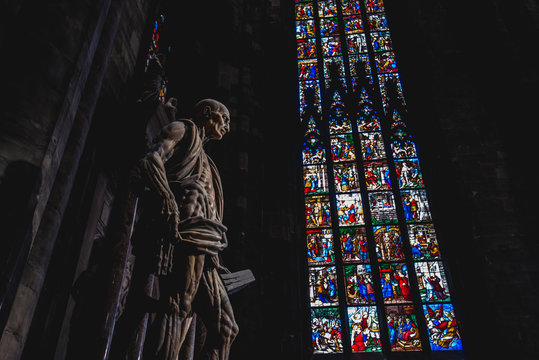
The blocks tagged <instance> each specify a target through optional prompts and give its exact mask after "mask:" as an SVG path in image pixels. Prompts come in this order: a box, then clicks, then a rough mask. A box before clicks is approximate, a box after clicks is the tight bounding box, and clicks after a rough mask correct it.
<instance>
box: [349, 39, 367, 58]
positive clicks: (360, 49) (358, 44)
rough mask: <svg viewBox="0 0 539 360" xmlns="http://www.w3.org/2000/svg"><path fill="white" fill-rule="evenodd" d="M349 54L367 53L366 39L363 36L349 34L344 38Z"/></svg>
mask: <svg viewBox="0 0 539 360" xmlns="http://www.w3.org/2000/svg"><path fill="white" fill-rule="evenodd" d="M346 41H347V44H348V53H349V54H365V53H367V39H366V38H365V34H351V35H347V36H346Z"/></svg>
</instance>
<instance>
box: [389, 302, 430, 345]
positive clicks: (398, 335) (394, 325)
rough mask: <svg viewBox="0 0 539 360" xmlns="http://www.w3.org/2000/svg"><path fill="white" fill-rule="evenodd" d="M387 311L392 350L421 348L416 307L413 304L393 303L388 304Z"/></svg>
mask: <svg viewBox="0 0 539 360" xmlns="http://www.w3.org/2000/svg"><path fill="white" fill-rule="evenodd" d="M385 311H386V319H387V327H388V331H389V344H390V346H391V350H392V351H418V350H421V339H420V335H419V328H418V327H417V319H416V316H415V314H414V307H413V306H412V305H391V306H387V307H386V308H385Z"/></svg>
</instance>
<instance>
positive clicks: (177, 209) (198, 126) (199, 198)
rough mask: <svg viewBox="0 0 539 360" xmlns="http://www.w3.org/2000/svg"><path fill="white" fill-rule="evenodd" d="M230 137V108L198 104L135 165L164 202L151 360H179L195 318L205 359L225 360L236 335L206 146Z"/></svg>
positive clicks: (215, 182) (216, 188) (217, 188)
mask: <svg viewBox="0 0 539 360" xmlns="http://www.w3.org/2000/svg"><path fill="white" fill-rule="evenodd" d="M229 130H230V114H229V111H228V109H227V108H226V107H225V106H224V105H223V104H221V103H220V102H218V101H216V100H212V99H205V100H202V101H200V102H199V103H198V104H196V106H195V109H194V116H193V119H192V120H187V119H182V120H177V121H173V122H171V123H170V124H169V125H167V126H166V127H165V128H164V129H163V130H162V132H161V135H160V137H159V139H158V141H157V143H156V144H155V147H154V148H153V149H152V150H151V151H150V152H149V153H148V154H147V155H146V156H145V157H144V158H143V159H142V160H141V163H140V170H141V171H142V175H143V177H144V178H145V179H146V181H147V182H148V183H149V186H150V188H151V189H152V190H153V191H154V192H156V193H157V194H158V196H159V197H160V199H161V200H160V201H161V204H162V205H161V214H162V215H163V217H164V220H165V222H166V225H167V227H168V230H167V231H166V233H167V235H168V239H167V240H166V241H163V242H162V243H161V245H160V250H159V251H160V256H159V261H158V262H159V264H158V266H157V278H158V281H159V310H158V311H157V314H156V318H155V320H154V322H153V324H152V326H151V328H150V333H149V334H148V337H149V338H148V342H149V344H148V345H149V346H150V349H149V352H150V353H151V354H150V356H151V357H152V358H155V359H163V360H176V359H177V358H178V355H179V353H180V349H181V347H182V344H183V342H184V340H185V337H186V333H187V331H188V329H189V326H190V325H191V322H192V319H193V313H196V314H197V316H200V318H201V319H202V321H203V322H204V325H205V326H206V329H207V335H206V342H205V351H204V353H205V355H206V356H208V355H209V357H210V358H211V359H221V360H226V359H228V354H229V351H230V346H231V344H232V341H233V340H234V338H235V337H236V335H237V333H238V326H237V324H236V321H235V319H234V313H233V311H232V306H231V304H230V302H229V299H228V295H227V291H226V289H225V286H224V284H223V281H222V279H221V277H220V275H219V274H220V273H223V272H228V270H226V268H224V267H223V266H222V265H221V264H220V263H219V256H218V254H219V252H220V251H221V250H223V249H224V248H225V247H226V246H227V240H226V235H225V231H226V227H225V226H224V225H223V224H222V223H221V220H222V216H223V194H222V187H221V180H220V177H219V173H218V171H217V168H216V166H215V164H214V163H213V161H212V160H211V159H210V157H209V156H208V155H207V154H206V152H205V150H204V147H203V146H204V144H205V143H206V142H207V141H209V140H212V139H213V140H220V139H221V138H222V137H223V136H224V135H225V134H226V133H227V132H229ZM144 352H145V355H146V354H148V349H147V348H146V349H145V351H144Z"/></svg>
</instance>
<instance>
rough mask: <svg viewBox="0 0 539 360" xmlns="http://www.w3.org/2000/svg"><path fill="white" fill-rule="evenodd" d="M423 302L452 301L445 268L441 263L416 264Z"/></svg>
mask: <svg viewBox="0 0 539 360" xmlns="http://www.w3.org/2000/svg"><path fill="white" fill-rule="evenodd" d="M415 271H416V274H417V282H418V285H419V293H420V294H421V301H423V302H431V301H451V297H450V296H449V291H448V289H447V279H446V278H445V272H444V267H443V265H442V263H441V262H440V261H425V262H423V261H421V262H416V263H415Z"/></svg>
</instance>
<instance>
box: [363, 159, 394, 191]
mask: <svg viewBox="0 0 539 360" xmlns="http://www.w3.org/2000/svg"><path fill="white" fill-rule="evenodd" d="M363 169H364V171H365V184H366V185H367V190H371V191H372V190H390V189H391V178H390V176H389V166H388V165H387V162H385V161H369V162H365V163H364V164H363Z"/></svg>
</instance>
